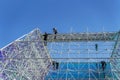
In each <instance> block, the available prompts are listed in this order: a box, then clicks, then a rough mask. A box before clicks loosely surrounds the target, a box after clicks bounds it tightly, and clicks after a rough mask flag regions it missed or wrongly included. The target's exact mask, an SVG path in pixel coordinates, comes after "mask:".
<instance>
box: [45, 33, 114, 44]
mask: <svg viewBox="0 0 120 80" xmlns="http://www.w3.org/2000/svg"><path fill="white" fill-rule="evenodd" d="M115 35H116V32H104V33H103V32H101V33H69V34H68V33H67V34H56V35H55V34H48V38H47V41H48V42H68V41H75V42H76V41H114V36H115ZM55 36H56V39H54V37H55Z"/></svg>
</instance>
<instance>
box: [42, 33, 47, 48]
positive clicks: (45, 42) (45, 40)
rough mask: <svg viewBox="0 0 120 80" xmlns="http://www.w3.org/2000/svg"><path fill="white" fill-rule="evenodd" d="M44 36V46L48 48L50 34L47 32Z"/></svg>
mask: <svg viewBox="0 0 120 80" xmlns="http://www.w3.org/2000/svg"><path fill="white" fill-rule="evenodd" d="M43 36H44V38H43V39H44V45H45V46H47V38H48V34H47V33H46V32H45V33H44V35H43Z"/></svg>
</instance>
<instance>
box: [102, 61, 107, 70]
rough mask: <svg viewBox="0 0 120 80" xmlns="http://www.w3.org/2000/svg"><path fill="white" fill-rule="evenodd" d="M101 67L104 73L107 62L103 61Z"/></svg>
mask: <svg viewBox="0 0 120 80" xmlns="http://www.w3.org/2000/svg"><path fill="white" fill-rule="evenodd" d="M101 67H102V70H103V71H104V70H105V68H106V62H105V61H101Z"/></svg>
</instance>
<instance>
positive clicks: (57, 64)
mask: <svg viewBox="0 0 120 80" xmlns="http://www.w3.org/2000/svg"><path fill="white" fill-rule="evenodd" d="M52 65H53V69H55V70H56V69H58V68H59V63H58V62H56V61H53V62H52Z"/></svg>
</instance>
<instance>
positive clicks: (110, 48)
mask: <svg viewBox="0 0 120 80" xmlns="http://www.w3.org/2000/svg"><path fill="white" fill-rule="evenodd" d="M55 36H56V39H54V37H55ZM42 38H43V35H42V34H41V33H40V31H39V30H38V29H35V30H33V31H32V32H30V33H28V34H26V35H24V36H22V37H20V38H18V39H17V40H15V41H13V42H12V43H10V44H8V45H7V46H5V47H3V48H2V49H0V64H1V65H0V78H1V80H119V79H120V75H119V72H120V71H119V69H120V64H119V61H120V57H119V56H120V54H119V52H120V51H119V47H120V45H119V41H120V39H119V32H100V33H89V32H87V33H70V34H68V33H67V34H56V35H55V34H49V35H48V38H47V46H46V45H44V41H43V39H42ZM95 44H97V45H98V49H95ZM53 61H55V62H58V63H59V68H58V69H54V68H53V67H54V66H53V65H52V62H53ZM101 61H105V62H106V64H107V66H106V68H105V70H104V71H103V70H102V68H101V63H100V62H101Z"/></svg>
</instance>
